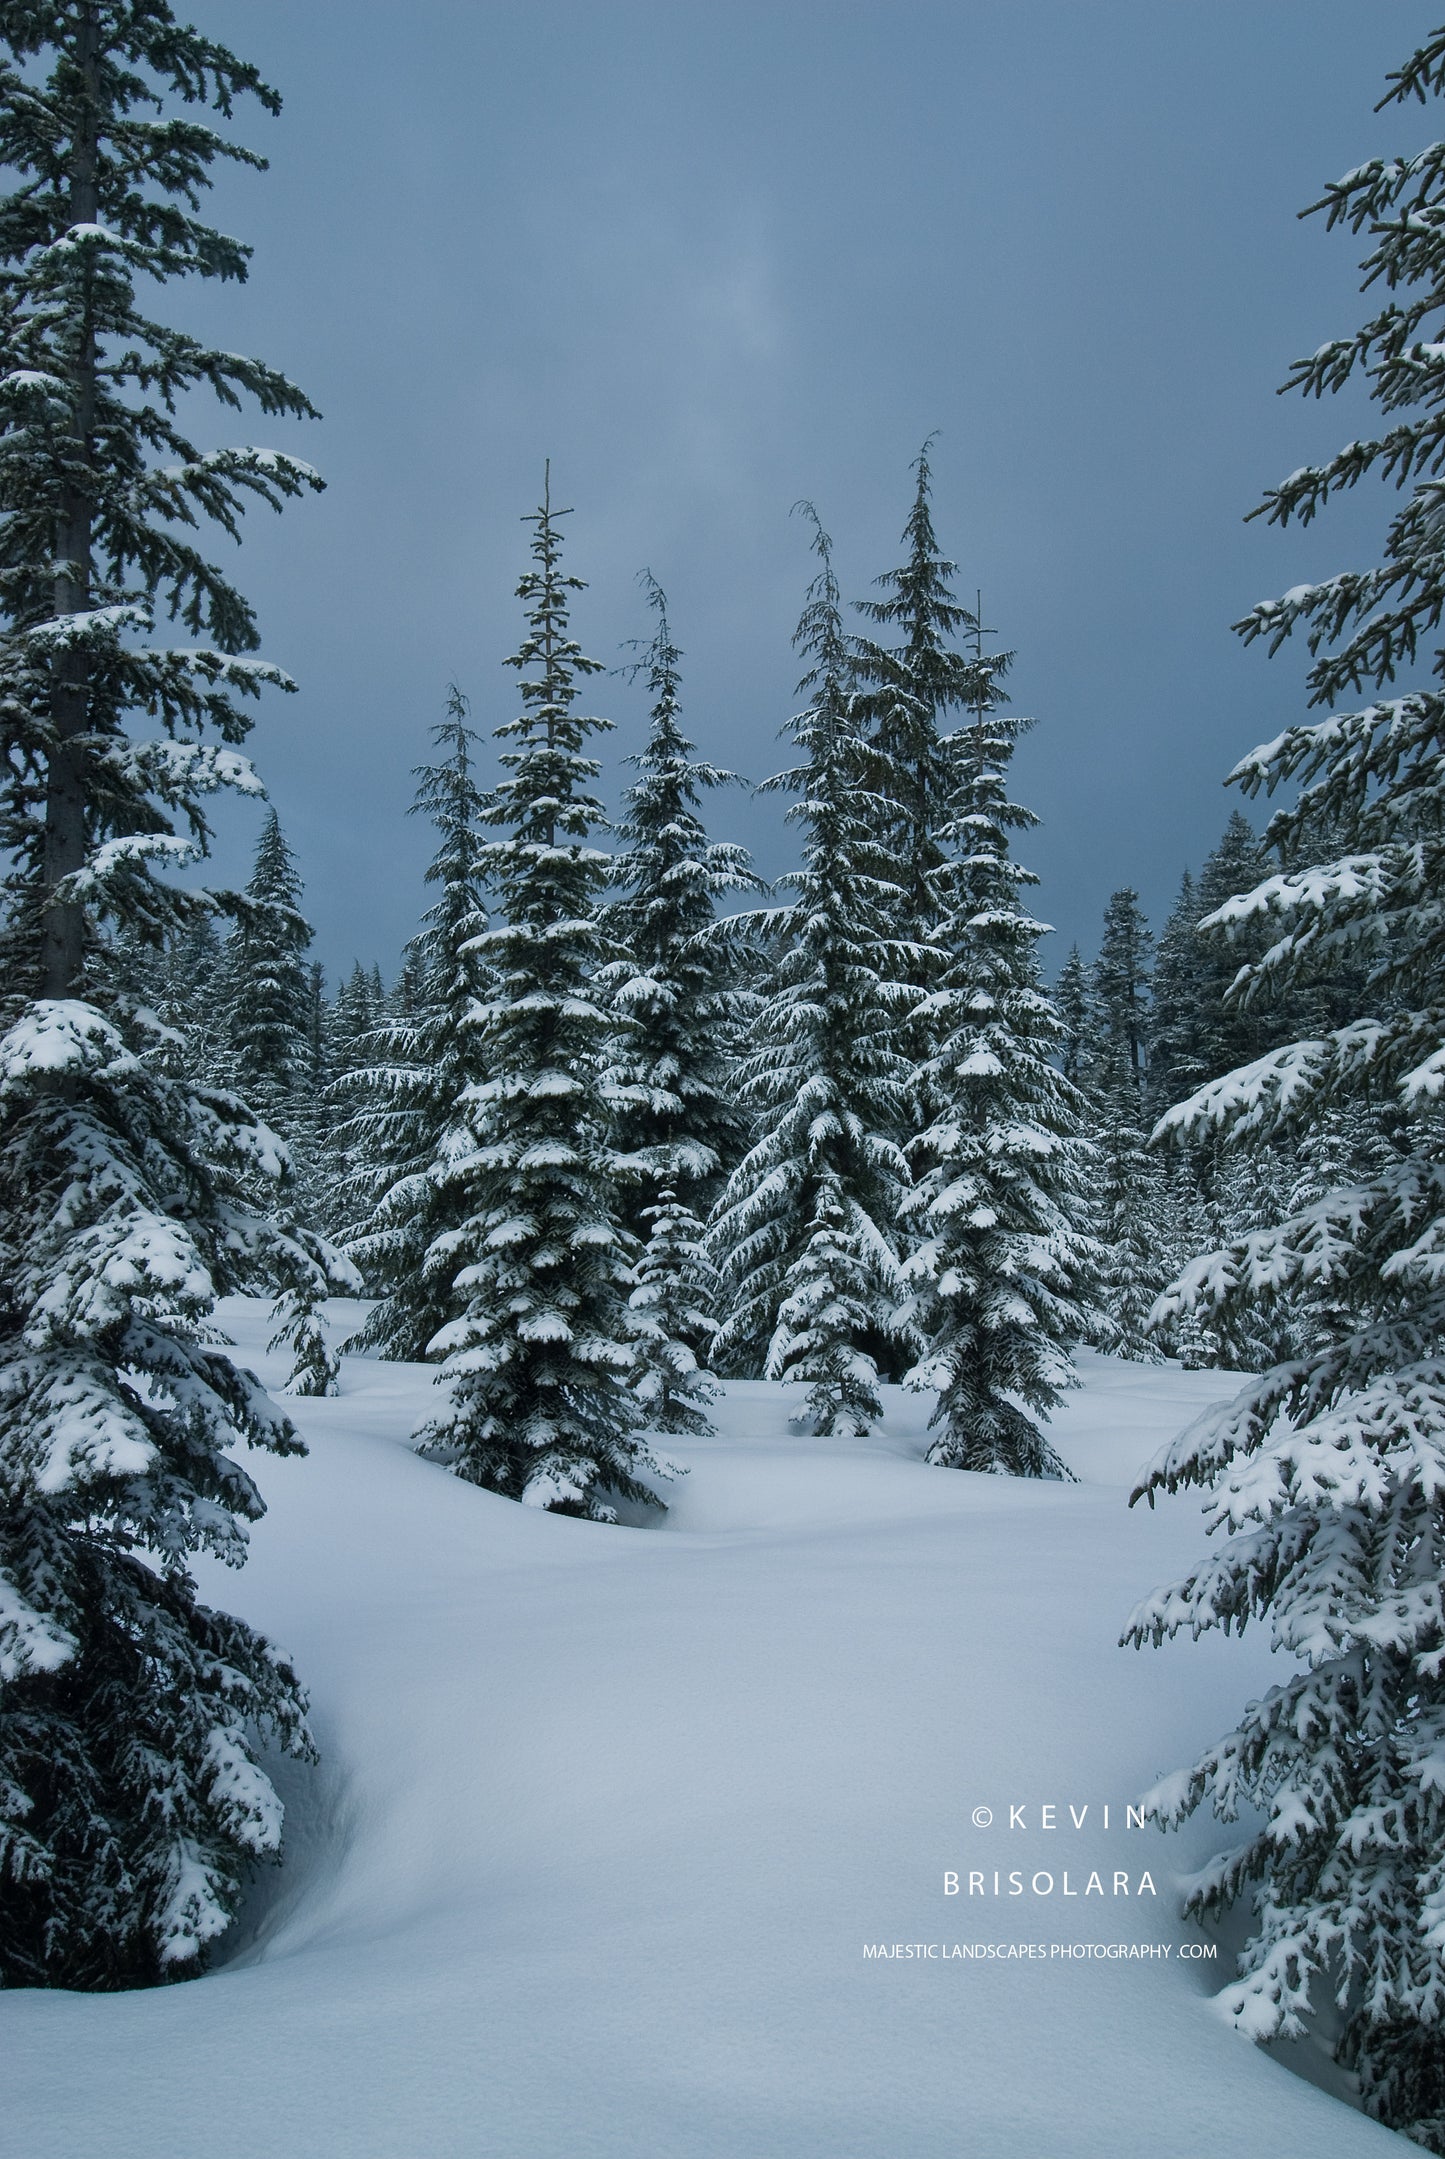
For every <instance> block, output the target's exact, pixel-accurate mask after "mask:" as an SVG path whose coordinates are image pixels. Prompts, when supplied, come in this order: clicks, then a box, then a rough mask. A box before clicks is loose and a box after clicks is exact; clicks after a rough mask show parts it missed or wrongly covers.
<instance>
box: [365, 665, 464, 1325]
mask: <svg viewBox="0 0 1445 2159" xmlns="http://www.w3.org/2000/svg"><path fill="white" fill-rule="evenodd" d="M432 741H433V743H434V744H435V746H436V749H437V751H438V756H437V760H436V762H435V763H433V764H429V765H419V766H418V767H417V769H416V774H415V777H416V780H417V791H416V795H415V798H414V800H413V802H412V813H413V814H414V815H420V816H425V817H428V818H430V820H431V822H432V823H433V825H434V826H435V827H436V832H437V849H436V853H435V854H434V856H433V857H432V861H431V864H430V867H429V868H428V870H427V873H426V876H427V883H428V884H430V885H433V886H435V887H436V898H435V900H434V901H433V903H432V905H431V906H430V907H429V908H428V909H427V912H426V915H425V917H424V920H423V924H422V928H421V931H420V933H419V934H418V935H417V936H416V937H415V938H413V940H412V942H411V944H410V946H409V947H408V949H407V964H406V966H405V967H404V968H403V971H402V981H403V983H405V984H407V985H408V989H407V994H408V996H409V997H410V998H411V1000H412V1001H413V1009H412V1011H411V1012H409V1013H406V1012H399V1011H397V1012H392V1013H390V1014H385V1015H381V1016H379V1017H378V1018H377V1019H376V1020H375V1022H374V1024H373V1026H372V1029H371V1030H370V1035H369V1040H370V1046H371V1050H372V1056H371V1060H370V1061H369V1062H368V1063H366V1064H364V1065H361V1066H359V1067H358V1068H357V1069H356V1070H354V1071H353V1072H352V1073H350V1074H349V1075H348V1077H347V1079H346V1080H345V1081H344V1082H343V1083H342V1086H341V1089H340V1094H341V1098H342V1099H343V1100H344V1101H345V1102H346V1103H348V1104H349V1105H350V1109H351V1114H350V1116H349V1117H348V1118H347V1120H346V1122H345V1124H344V1125H343V1126H342V1128H341V1131H340V1134H339V1144H340V1146H341V1147H342V1149H343V1150H344V1151H345V1153H346V1155H347V1156H348V1158H349V1159H350V1160H351V1161H352V1162H353V1163H354V1164H355V1167H354V1168H353V1170H352V1171H351V1175H350V1179H349V1190H348V1204H349V1207H350V1211H351V1213H352V1215H353V1217H354V1218H355V1219H356V1220H357V1221H358V1222H359V1223H360V1224H362V1225H363V1226H362V1228H361V1231H360V1233H359V1234H358V1235H357V1236H356V1237H355V1238H354V1239H353V1241H352V1243H351V1245H350V1247H349V1250H350V1255H351V1257H352V1258H353V1259H354V1260H355V1262H356V1263H357V1265H358V1266H359V1267H360V1268H361V1270H362V1273H363V1274H364V1276H365V1278H366V1280H367V1282H368V1283H369V1284H370V1286H371V1288H372V1290H373V1292H374V1293H375V1294H376V1295H378V1296H379V1298H380V1302H379V1303H378V1304H377V1305H376V1307H375V1309H374V1311H373V1312H372V1313H371V1315H370V1317H369V1319H368V1320H367V1322H366V1324H365V1325H364V1326H363V1327H362V1329H361V1331H360V1333H359V1334H358V1335H357V1336H356V1338H355V1346H356V1347H358V1348H375V1349H379V1350H380V1351H381V1354H382V1355H383V1356H384V1357H404V1358H424V1357H426V1356H427V1355H428V1354H430V1353H432V1352H431V1344H432V1341H433V1339H434V1337H435V1336H436V1335H437V1334H438V1333H439V1332H440V1330H441V1329H442V1328H443V1327H444V1326H445V1325H446V1323H447V1322H448V1321H449V1320H451V1319H455V1318H456V1317H457V1316H458V1314H459V1312H460V1310H461V1307H462V1302H463V1300H462V1299H461V1297H460V1296H459V1294H458V1293H457V1292H455V1291H454V1289H453V1287H452V1282H453V1277H454V1275H455V1273H456V1268H455V1265H454V1263H453V1261H452V1258H451V1255H450V1248H449V1247H448V1246H447V1245H446V1244H445V1243H444V1242H442V1241H441V1240H443V1239H444V1237H445V1235H446V1233H447V1232H449V1231H451V1230H454V1229H456V1228H458V1227H459V1226H460V1224H461V1221H462V1220H463V1219H464V1215H463V1213H462V1208H463V1205H464V1189H463V1188H462V1187H461V1186H459V1185H458V1184H456V1183H455V1182H453V1181H452V1179H451V1177H450V1166H451V1163H452V1160H453V1157H454V1156H455V1155H456V1154H457V1153H458V1152H461V1153H463V1154H470V1153H471V1151H472V1149H473V1146H474V1144H475V1143H474V1141H473V1139H472V1137H471V1134H470V1130H469V1126H468V1108H469V1103H470V1098H471V1092H472V1090H473V1089H474V1088H475V1087H477V1086H478V1085H479V1084H480V1083H481V1081H482V1080H483V1079H484V1078H485V1077H486V1067H485V1065H484V1063H483V1061H482V1055H481V1040H482V1025H481V1010H480V1008H481V1005H482V1002H483V1000H484V999H485V998H486V996H487V995H488V991H489V987H490V978H489V975H488V970H487V966H486V963H485V961H484V959H483V957H482V952H481V939H482V938H483V937H484V936H485V934H486V929H487V910H486V903H485V900H484V897H483V891H482V874H483V870H482V854H483V848H484V845H485V841H484V836H483V835H484V821H485V816H486V803H485V798H484V796H483V794H482V792H481V789H480V788H479V786H478V784H477V781H476V777H475V772H474V766H475V749H476V745H477V741H478V737H477V735H476V734H475V733H474V731H473V730H472V729H471V728H470V727H469V726H468V725H467V701H466V699H465V698H464V697H463V695H462V693H461V691H460V690H459V689H458V688H457V686H456V684H455V683H453V684H452V685H451V688H450V690H449V691H448V694H447V716H446V718H445V720H443V721H441V722H440V723H439V724H438V725H437V726H436V727H434V728H433V729H432Z"/></svg>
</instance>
